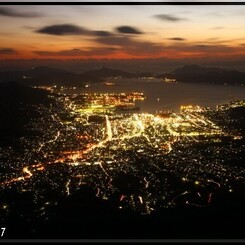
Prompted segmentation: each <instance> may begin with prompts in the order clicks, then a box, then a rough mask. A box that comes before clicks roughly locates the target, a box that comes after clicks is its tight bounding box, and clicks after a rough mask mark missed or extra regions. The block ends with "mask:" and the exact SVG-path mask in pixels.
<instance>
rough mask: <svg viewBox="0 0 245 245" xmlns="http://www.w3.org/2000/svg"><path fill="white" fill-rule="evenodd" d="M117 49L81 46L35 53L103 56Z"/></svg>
mask: <svg viewBox="0 0 245 245" xmlns="http://www.w3.org/2000/svg"><path fill="white" fill-rule="evenodd" d="M116 50H117V49H115V48H97V47H95V48H94V47H91V48H89V49H86V50H83V49H79V48H74V49H68V50H60V51H45V50H42V51H39V50H37V51H33V53H35V54H37V55H40V56H74V57H75V56H94V55H96V56H101V55H108V54H112V53H113V52H115V51H116Z"/></svg>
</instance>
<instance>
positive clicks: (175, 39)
mask: <svg viewBox="0 0 245 245" xmlns="http://www.w3.org/2000/svg"><path fill="white" fill-rule="evenodd" d="M168 40H172V41H185V40H186V39H185V38H182V37H171V38H168Z"/></svg>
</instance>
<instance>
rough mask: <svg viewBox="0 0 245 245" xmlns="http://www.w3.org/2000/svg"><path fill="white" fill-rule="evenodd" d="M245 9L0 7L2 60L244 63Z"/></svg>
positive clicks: (0, 52) (160, 6)
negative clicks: (195, 59)
mask: <svg viewBox="0 0 245 245" xmlns="http://www.w3.org/2000/svg"><path fill="white" fill-rule="evenodd" d="M244 20H245V5H231V6H224V5H207V6H206V5H205V6H198V5H190V6H188V5H157V6H154V5H146V6H143V5H139V6H137V5H121V6H120V5H115V6H112V5H104V6H103V5H78V6H76V5H70V6H69V5H66V6H65V5H64V6H62V5H57V6H55V5H51V6H47V5H40V6H36V5H26V6H23V5H22V6H21V5H11V6H10V5H9V6H7V5H0V23H1V29H0V59H1V60H5V59H61V60H64V59H67V60H69V59H130V58H139V59H143V58H161V57H166V58H171V59H180V58H181V59H183V58H190V57H193V58H202V57H204V58H206V59H207V58H209V57H210V58H212V57H217V58H220V59H228V58H229V59H241V58H243V56H244V55H245V33H244V29H245V21H244Z"/></svg>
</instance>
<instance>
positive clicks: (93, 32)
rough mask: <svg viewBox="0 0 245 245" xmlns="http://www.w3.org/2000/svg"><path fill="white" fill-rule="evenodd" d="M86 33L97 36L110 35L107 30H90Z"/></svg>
mask: <svg viewBox="0 0 245 245" xmlns="http://www.w3.org/2000/svg"><path fill="white" fill-rule="evenodd" d="M88 34H90V35H92V36H97V37H109V36H111V35H112V33H110V32H109V31H90V32H89V33H88Z"/></svg>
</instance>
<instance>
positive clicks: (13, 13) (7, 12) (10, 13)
mask: <svg viewBox="0 0 245 245" xmlns="http://www.w3.org/2000/svg"><path fill="white" fill-rule="evenodd" d="M0 16H7V17H18V18H35V17H42V16H43V15H42V14H41V13H37V12H20V11H17V10H14V9H10V8H4V7H0Z"/></svg>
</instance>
